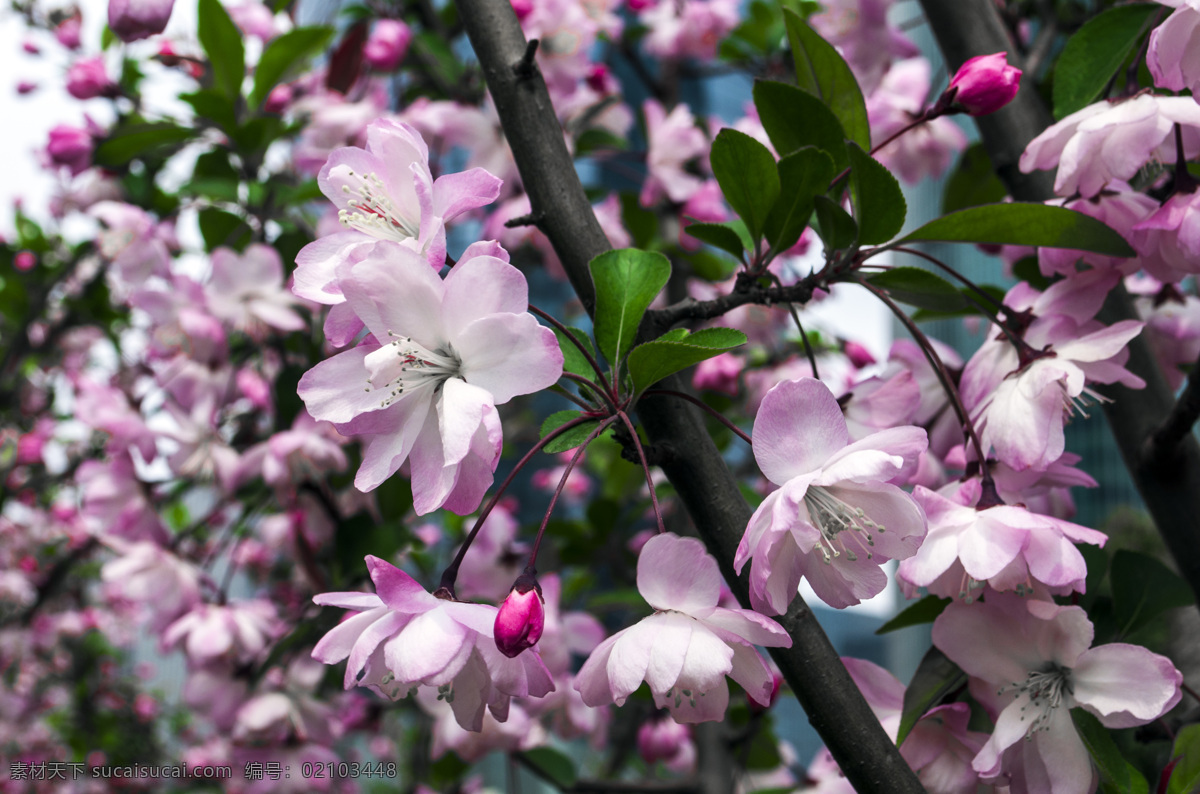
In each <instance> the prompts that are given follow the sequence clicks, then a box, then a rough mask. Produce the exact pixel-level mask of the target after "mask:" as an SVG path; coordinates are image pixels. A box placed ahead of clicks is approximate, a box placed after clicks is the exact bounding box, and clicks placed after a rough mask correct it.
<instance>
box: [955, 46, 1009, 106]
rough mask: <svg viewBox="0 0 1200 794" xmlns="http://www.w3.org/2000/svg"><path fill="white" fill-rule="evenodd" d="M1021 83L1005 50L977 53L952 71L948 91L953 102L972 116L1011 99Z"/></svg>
mask: <svg viewBox="0 0 1200 794" xmlns="http://www.w3.org/2000/svg"><path fill="white" fill-rule="evenodd" d="M1020 87H1021V70H1020V69H1018V68H1017V67H1015V66H1009V65H1008V53H1004V52H996V53H992V54H991V55H976V56H975V57H974V58H971V59H970V60H968V61H967V62H966V63H964V64H963V65H962V66H960V67H958V71H957V72H955V73H954V77H953V78H951V79H950V86H949V88H947V89H946V90H947V91H954V90H955V89H957V91H956V93H955V94H954V104H955V106H957V107H960V108H962V109H963V110H964V111H966V112H967V113H969V114H970V115H972V116H986V115H987V114H989V113H995V112H996V111H997V110H999V109H1000V108H1002V107H1004V106H1005V105H1007V104H1008V103H1009V102H1012V101H1013V97H1015V96H1016V95H1017V90H1018V89H1019V88H1020Z"/></svg>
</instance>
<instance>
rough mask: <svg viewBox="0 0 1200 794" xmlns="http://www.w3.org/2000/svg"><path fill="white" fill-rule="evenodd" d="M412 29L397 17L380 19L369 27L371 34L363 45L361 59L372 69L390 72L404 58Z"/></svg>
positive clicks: (411, 35)
mask: <svg viewBox="0 0 1200 794" xmlns="http://www.w3.org/2000/svg"><path fill="white" fill-rule="evenodd" d="M412 37H413V34H412V31H411V30H409V27H408V25H405V24H404V23H403V22H401V21H400V20H398V19H380V20H378V21H376V22H375V26H374V27H373V28H372V29H371V36H370V37H369V38H368V39H367V43H366V44H365V45H363V60H364V61H366V62H367V64H368V65H369V66H370V67H371V68H372V69H378V70H379V71H381V72H390V71H392V70H393V69H395V68H396V67H397V66H399V65H400V62H401V61H402V60H404V54H405V53H406V52H408V44H409V42H411V41H412Z"/></svg>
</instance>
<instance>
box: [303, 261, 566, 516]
mask: <svg viewBox="0 0 1200 794" xmlns="http://www.w3.org/2000/svg"><path fill="white" fill-rule="evenodd" d="M476 245H480V244H476ZM475 250H480V249H475ZM338 275H339V283H340V284H341V285H342V288H343V289H344V291H345V296H346V300H347V302H348V304H349V306H350V308H351V309H352V310H353V311H354V313H355V314H356V315H357V316H358V317H359V318H361V319H362V321H363V322H364V323H365V324H366V326H367V329H368V330H369V331H370V332H371V334H372V336H371V337H369V338H368V340H367V341H366V342H365V343H364V344H362V345H360V346H358V347H355V348H352V349H350V350H347V351H345V352H343V353H339V354H338V355H336V356H334V357H333V358H331V359H328V360H326V361H323V362H321V363H320V364H318V365H317V366H316V367H314V368H313V369H311V370H309V371H308V372H307V373H305V375H304V377H302V378H301V379H300V385H299V390H300V397H301V398H302V399H303V400H304V401H305V403H306V404H307V405H308V410H309V413H310V414H312V415H313V417H314V418H316V419H320V420H324V421H329V422H333V423H334V424H335V425H336V426H338V430H339V431H340V432H341V433H342V434H343V435H349V434H351V433H354V434H359V435H363V436H364V437H365V439H366V451H365V452H364V455H363V463H362V468H360V469H359V471H358V476H357V477H356V478H355V485H357V486H358V488H359V490H362V491H369V490H372V489H374V488H376V487H377V486H378V485H379V484H380V483H382V482H383V481H384V480H386V479H387V478H388V477H390V476H391V475H392V474H394V473H395V472H396V470H397V469H399V468H400V465H401V464H402V463H403V462H404V461H405V460H406V459H410V460H411V466H412V488H413V499H414V509H415V510H416V511H417V514H418V515H424V514H425V513H428V512H430V511H432V510H436V509H437V508H439V507H443V506H444V507H446V508H447V509H449V510H452V511H454V512H457V513H459V514H464V515H465V514H466V513H469V512H471V511H472V510H474V509H475V508H476V507H478V506H479V502H480V501H481V500H482V498H483V494H484V492H485V491H486V490H487V489H488V487H489V486H490V485H491V482H492V472H493V471H495V468H496V463H497V462H498V460H499V458H500V447H501V430H500V421H499V418H498V417H497V415H496V406H497V405H501V404H503V403H506V402H508V401H509V400H511V399H512V398H513V397H515V396H516V395H518V394H530V393H532V392H535V391H538V390H539V389H544V388H546V387H548V386H550V385H552V384H554V382H555V381H557V380H558V378H559V377H560V376H561V375H562V351H561V350H560V349H559V346H558V341H557V340H556V339H555V337H554V334H553V332H551V331H550V329H549V328H544V327H542V326H540V325H538V322H537V320H535V319H534V317H533V316H532V315H530V314H529V313H528V312H527V311H526V309H527V308H528V306H529V297H528V285H527V284H526V282H525V276H524V275H522V273H521V272H520V271H519V270H517V269H516V268H514V267H512V266H511V265H509V264H508V263H507V262H504V261H502V260H500V259H497V258H496V257H494V256H476V255H475V252H474V250H472V248H468V249H467V252H466V253H464V255H463V257H462V259H460V260H459V263H458V264H457V265H455V267H454V268H453V269H452V270H451V271H450V274H449V275H448V276H446V280H445V281H442V279H440V278H439V277H438V275H437V274H436V273H435V272H434V271H433V270H431V269H430V267H429V265H428V263H427V262H426V261H425V260H424V259H423V258H422V257H421V256H419V255H418V254H417V253H415V252H414V251H412V249H409V248H405V247H404V246H402V245H400V244H398V243H392V242H381V243H376V244H375V245H374V246H373V247H370V248H369V249H368V252H367V253H366V254H365V256H364V257H363V259H362V261H361V262H359V263H357V264H353V265H350V264H346V265H343V266H342V267H341V268H339V270H338ZM410 456H411V457H410Z"/></svg>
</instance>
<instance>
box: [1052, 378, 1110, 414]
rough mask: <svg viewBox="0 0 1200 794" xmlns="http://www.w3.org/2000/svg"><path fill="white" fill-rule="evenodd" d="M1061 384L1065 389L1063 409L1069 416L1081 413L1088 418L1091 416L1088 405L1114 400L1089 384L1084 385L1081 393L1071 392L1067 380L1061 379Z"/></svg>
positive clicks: (1063, 389)
mask: <svg viewBox="0 0 1200 794" xmlns="http://www.w3.org/2000/svg"><path fill="white" fill-rule="evenodd" d="M1059 385H1060V386H1061V387H1062V391H1063V409H1064V410H1065V411H1066V413H1067V417H1068V418H1071V417H1074V416H1075V414H1079V415H1080V416H1082V417H1083V418H1084V419H1087V418H1089V415H1088V412H1087V408H1088V406H1091V405H1103V404H1104V403H1107V402H1112V400H1110V399H1108V398H1107V397H1105V396H1104V395H1102V394H1100V393H1099V392H1097V391H1095V390H1094V389H1092V388H1091V387H1089V386H1084V387H1083V391H1081V392H1080V393H1079V394H1071V390H1070V389H1069V388H1068V387H1067V384H1066V382H1065V381H1059Z"/></svg>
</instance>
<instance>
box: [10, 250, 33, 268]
mask: <svg viewBox="0 0 1200 794" xmlns="http://www.w3.org/2000/svg"><path fill="white" fill-rule="evenodd" d="M13 267H14V268H16V269H17V270H19V271H20V272H22V273H28V272H29V271H30V270H33V269H34V268H35V267H37V255H36V254H34V253H33V251H17V253H16V255H15V256H13Z"/></svg>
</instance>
